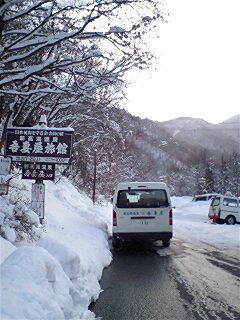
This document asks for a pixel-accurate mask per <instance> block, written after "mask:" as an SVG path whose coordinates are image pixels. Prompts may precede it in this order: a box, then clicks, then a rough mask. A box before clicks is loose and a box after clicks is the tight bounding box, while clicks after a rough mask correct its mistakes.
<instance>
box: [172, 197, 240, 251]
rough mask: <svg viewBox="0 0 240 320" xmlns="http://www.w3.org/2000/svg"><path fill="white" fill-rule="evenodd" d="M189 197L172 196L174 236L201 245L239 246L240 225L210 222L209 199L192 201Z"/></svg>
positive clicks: (217, 246) (218, 246) (221, 247)
mask: <svg viewBox="0 0 240 320" xmlns="http://www.w3.org/2000/svg"><path fill="white" fill-rule="evenodd" d="M191 200H192V198H191V197H172V205H173V206H175V207H176V208H175V209H173V218H174V220H173V221H174V225H173V230H174V238H176V239H180V240H182V241H184V242H188V243H193V244H196V245H200V246H202V245H203V244H208V245H211V246H214V247H216V248H220V249H223V248H238V249H239V248H240V225H237V224H235V225H226V224H212V223H211V222H212V221H211V220H209V219H208V210H209V206H210V202H211V201H210V200H209V201H198V202H192V201H191Z"/></svg>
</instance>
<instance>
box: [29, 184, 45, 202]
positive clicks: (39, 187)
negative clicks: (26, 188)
mask: <svg viewBox="0 0 240 320" xmlns="http://www.w3.org/2000/svg"><path fill="white" fill-rule="evenodd" d="M44 198H45V185H44V184H43V183H33V184H32V201H37V202H38V201H40V202H44Z"/></svg>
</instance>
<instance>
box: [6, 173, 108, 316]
mask: <svg viewBox="0 0 240 320" xmlns="http://www.w3.org/2000/svg"><path fill="white" fill-rule="evenodd" d="M21 183H22V182H21ZM24 185H25V188H24V190H25V191H24V192H25V193H26V194H29V195H30V190H31V182H28V181H24ZM24 192H23V193H24ZM0 211H1V210H0ZM45 217H46V224H45V226H44V229H45V232H43V235H42V237H41V239H40V240H38V241H36V242H34V243H28V246H26V241H25V242H24V243H19V242H18V243H17V245H18V248H16V247H14V246H13V245H11V244H10V242H8V241H6V240H2V241H1V245H2V246H3V247H4V250H3V252H4V254H2V256H1V261H2V264H1V266H0V268H1V274H2V279H3V280H4V281H1V283H0V292H2V296H3V299H2V306H1V311H0V318H1V319H4V320H6V319H8V320H10V319H11V320H12V319H18V320H19V319H21V320H24V319H31V320H32V319H34V320H35V319H41V320H44V319H46V320H51V319H54V320H55V319H83V320H85V319H86V320H88V319H94V314H93V313H92V312H90V311H88V306H89V304H90V303H91V301H94V300H96V299H97V298H98V296H99V294H100V292H101V288H100V285H99V279H100V278H101V275H102V270H103V268H104V267H106V266H107V265H109V264H110V262H111V259H112V256H111V252H110V250H109V248H108V241H107V239H108V232H109V230H110V223H111V211H110V207H104V208H103V207H98V206H93V205H92V201H91V200H90V199H89V198H88V197H87V196H86V195H84V194H80V193H79V192H78V191H77V190H76V188H75V187H74V186H73V185H72V184H71V183H70V182H69V181H68V180H67V179H66V178H62V179H61V180H60V181H59V182H58V183H57V184H54V183H52V182H47V183H46V214H45ZM23 244H25V246H22V245H23ZM6 257H7V258H6Z"/></svg>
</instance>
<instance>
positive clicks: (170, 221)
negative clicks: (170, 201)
mask: <svg viewBox="0 0 240 320" xmlns="http://www.w3.org/2000/svg"><path fill="white" fill-rule="evenodd" d="M169 225H170V226H172V209H171V210H170V211H169Z"/></svg>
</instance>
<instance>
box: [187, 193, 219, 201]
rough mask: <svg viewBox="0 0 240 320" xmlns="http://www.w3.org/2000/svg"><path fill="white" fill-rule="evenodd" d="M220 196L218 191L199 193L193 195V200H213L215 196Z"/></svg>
mask: <svg viewBox="0 0 240 320" xmlns="http://www.w3.org/2000/svg"><path fill="white" fill-rule="evenodd" d="M216 196H218V194H217V193H205V194H197V195H195V196H194V197H193V199H192V201H194V202H196V201H208V200H211V199H212V198H213V197H216Z"/></svg>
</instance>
